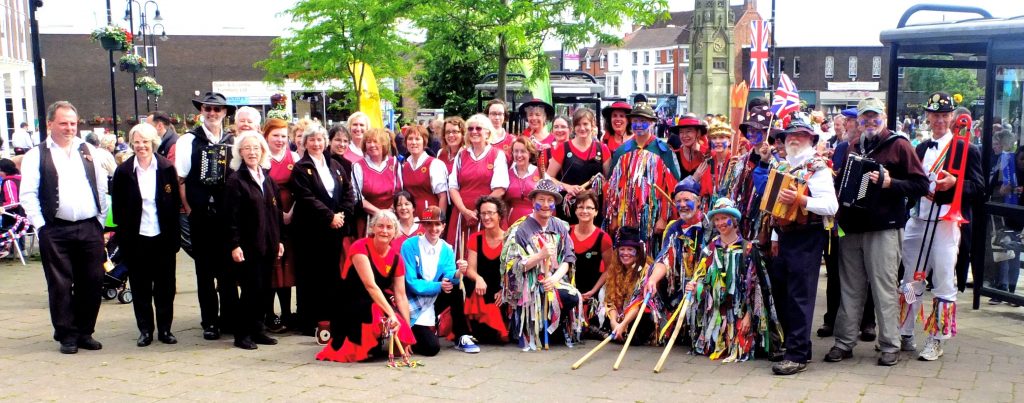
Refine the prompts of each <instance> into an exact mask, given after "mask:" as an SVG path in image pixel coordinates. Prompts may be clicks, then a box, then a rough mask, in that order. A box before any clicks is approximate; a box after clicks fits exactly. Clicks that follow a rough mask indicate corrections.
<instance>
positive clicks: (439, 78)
mask: <svg viewBox="0 0 1024 403" xmlns="http://www.w3.org/2000/svg"><path fill="white" fill-rule="evenodd" d="M494 51H495V44H494V43H489V42H487V41H484V40H483V39H482V38H481V37H480V36H478V35H476V34H475V33H474V32H471V31H467V30H465V29H462V28H461V27H459V26H456V25H454V24H452V25H447V26H446V25H439V26H435V27H434V29H432V30H431V31H429V32H427V38H426V41H424V43H423V45H422V46H421V47H420V50H419V53H418V55H417V64H418V65H419V66H422V68H421V69H420V70H419V71H417V72H416V84H417V86H418V89H417V98H418V99H419V101H420V104H421V105H422V106H424V107H428V108H443V109H444V110H445V113H446V114H448V115H457V116H469V115H472V114H473V113H475V112H476V108H477V96H476V88H475V84H476V83H477V82H478V81H479V80H480V78H481V77H483V76H484V75H486V74H487V73H490V72H493V71H494V68H495V66H497V64H496V63H495V62H494V59H493V58H490V57H489V55H491V54H493V53H494Z"/></svg>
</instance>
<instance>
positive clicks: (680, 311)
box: [654, 268, 704, 374]
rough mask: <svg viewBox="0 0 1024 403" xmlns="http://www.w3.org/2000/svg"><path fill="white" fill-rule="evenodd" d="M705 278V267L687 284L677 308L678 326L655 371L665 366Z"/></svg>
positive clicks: (673, 331)
mask: <svg viewBox="0 0 1024 403" xmlns="http://www.w3.org/2000/svg"><path fill="white" fill-rule="evenodd" d="M702 278H704V269H703V268H701V269H698V271H695V272H694V273H693V279H691V280H690V282H689V283H688V284H687V288H690V289H689V290H687V291H686V293H685V294H684V296H683V301H682V302H681V303H680V304H679V307H677V308H676V312H675V314H673V315H675V318H676V328H675V329H672V337H669V339H668V344H666V345H665V350H664V351H662V352H661V357H659V358H658V363H657V364H655V365H654V373H656V374H658V373H661V368H662V367H663V366H665V360H666V359H668V352H669V351H672V346H673V345H674V344H676V338H677V337H679V330H680V329H682V328H683V319H684V318H685V317H686V311H688V310H690V305H691V303H692V301H693V293H694V289H696V288H697V280H699V279H702Z"/></svg>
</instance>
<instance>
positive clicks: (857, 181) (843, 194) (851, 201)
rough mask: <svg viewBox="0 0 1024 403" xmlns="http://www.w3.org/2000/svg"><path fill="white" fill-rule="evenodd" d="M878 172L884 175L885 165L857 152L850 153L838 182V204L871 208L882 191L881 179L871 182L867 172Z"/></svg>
mask: <svg viewBox="0 0 1024 403" xmlns="http://www.w3.org/2000/svg"><path fill="white" fill-rule="evenodd" d="M872 172H878V173H879V175H884V173H885V167H883V166H882V165H881V164H879V163H878V162H877V161H875V160H873V159H871V158H867V157H864V156H861V155H857V154H850V157H849V158H848V159H847V161H846V169H844V170H843V178H842V179H841V180H840V182H839V204H840V205H841V206H843V207H856V208H871V207H874V206H875V205H876V204H877V203H876V202H877V200H878V196H879V195H880V194H881V193H882V184H881V181H878V183H874V182H871V179H870V178H868V174H870V173H872Z"/></svg>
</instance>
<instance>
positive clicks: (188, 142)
mask: <svg viewBox="0 0 1024 403" xmlns="http://www.w3.org/2000/svg"><path fill="white" fill-rule="evenodd" d="M199 127H202V128H203V131H204V132H206V138H207V139H209V140H210V143H213V144H217V143H220V139H221V137H222V136H224V130H223V129H221V132H220V136H215V135H214V134H213V132H211V131H210V129H207V128H206V125H205V124H204V125H201V126H199ZM195 139H196V135H194V134H192V133H191V132H188V133H185V134H183V135H181V137H179V138H178V142H177V143H174V144H175V148H176V149H175V151H174V169H175V170H177V171H178V176H179V177H182V178H184V177H187V176H188V173H189V172H191V171H192V141H193V140H195Z"/></svg>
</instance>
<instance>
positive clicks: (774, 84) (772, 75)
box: [768, 0, 779, 105]
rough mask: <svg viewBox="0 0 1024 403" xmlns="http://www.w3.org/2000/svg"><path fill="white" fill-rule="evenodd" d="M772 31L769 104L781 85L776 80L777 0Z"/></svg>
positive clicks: (773, 13)
mask: <svg viewBox="0 0 1024 403" xmlns="http://www.w3.org/2000/svg"><path fill="white" fill-rule="evenodd" d="M771 22H772V32H771V41H772V42H771V43H770V44H769V47H768V61H769V62H770V63H771V69H769V70H768V74H770V76H769V77H770V78H771V80H772V85H771V88H769V89H768V105H771V104H772V102H774V101H775V89H776V88H778V87H779V82H778V81H777V80H776V79H777V78H778V76H777V75H776V74H775V69H777V68H778V63H776V62H775V0H772V18H771Z"/></svg>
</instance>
